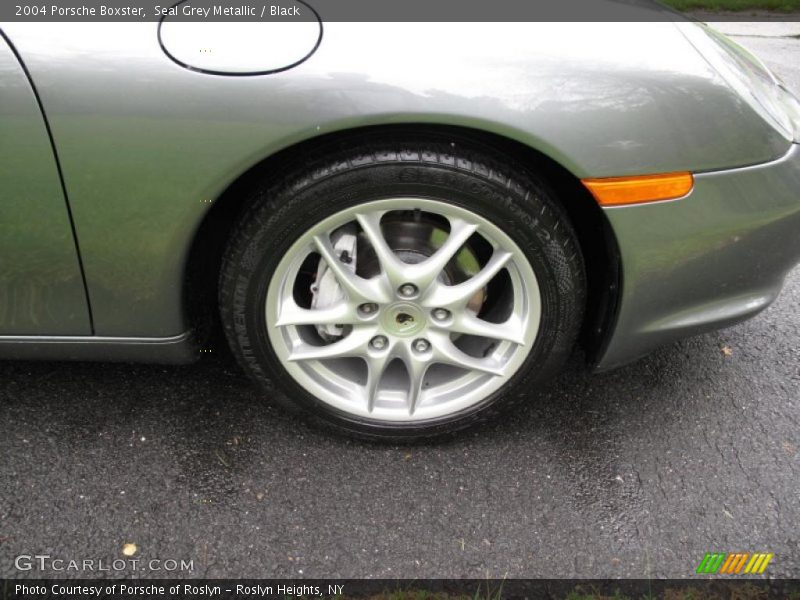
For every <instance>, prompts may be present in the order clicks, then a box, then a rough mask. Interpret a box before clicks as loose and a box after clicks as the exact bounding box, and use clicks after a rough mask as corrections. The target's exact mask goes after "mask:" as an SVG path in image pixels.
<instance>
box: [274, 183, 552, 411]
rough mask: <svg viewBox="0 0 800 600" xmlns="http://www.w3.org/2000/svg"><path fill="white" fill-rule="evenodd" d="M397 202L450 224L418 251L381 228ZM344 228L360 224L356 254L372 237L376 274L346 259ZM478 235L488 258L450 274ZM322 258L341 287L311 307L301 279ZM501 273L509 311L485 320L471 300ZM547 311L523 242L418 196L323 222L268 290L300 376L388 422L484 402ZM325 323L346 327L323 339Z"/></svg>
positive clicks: (344, 405) (328, 397) (279, 345)
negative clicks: (401, 246) (405, 249)
mask: <svg viewBox="0 0 800 600" xmlns="http://www.w3.org/2000/svg"><path fill="white" fill-rule="evenodd" d="M397 211H403V212H402V213H400V214H412V215H419V214H420V213H424V214H425V215H433V216H435V217H436V218H439V219H441V220H442V222H446V223H447V224H448V229H449V232H447V231H445V232H444V235H442V236H439V237H440V238H441V241H440V243H439V244H438V245H437V247H436V248H434V249H433V251H431V250H428V251H427V253H424V254H425V255H424V256H421V258H419V257H418V258H409V256H408V255H407V254H403V253H402V252H400V251H399V250H398V251H395V250H393V248H392V244H391V243H390V242H388V241H387V239H386V238H385V237H384V235H385V227H383V226H382V219H384V218H385V217H386V215H389V214H393V215H394V214H398V212H397ZM412 218H413V217H412ZM355 224H357V225H358V227H356V226H355ZM342 228H349V229H348V230H349V231H356V230H357V229H358V230H360V233H359V234H358V235H359V237H360V239H361V240H362V241H361V242H360V246H359V252H361V251H362V248H363V247H364V246H365V245H366V246H368V250H369V251H370V252H374V256H375V257H376V259H377V265H378V266H379V272H377V273H375V274H374V275H373V276H371V277H369V278H365V277H362V276H360V275H359V274H358V273H357V272H354V271H353V270H351V269H350V268H348V265H347V264H346V263H347V262H349V260H352V259H350V257H345V258H347V260H344V261H343V259H342V257H341V256H339V255H338V254H337V249H336V248H335V244H334V242H333V241H332V236H331V234H332V233H335V232H340V231H342ZM476 235H477V236H479V237H480V238H482V239H483V242H482V243H484V245H486V244H487V243H488V246H487V247H490V249H491V251H490V255H489V256H488V257H487V258H486V259H485V260H484V261H483V263H482V264H478V265H477V267H478V268H477V269H475V270H474V272H472V273H469V276H467V277H464V280H462V281H452V282H451V281H450V280H449V279H448V277H446V276H445V270H446V267H448V265H452V264H453V262H454V260H455V259H456V257H457V256H461V252H464V248H465V247H466V245H468V241H472V240H473V239H474V236H476ZM316 256H318V257H320V259H319V260H321V261H324V263H325V264H326V265H327V268H328V269H329V270H330V271H331V272H332V274H333V276H334V277H335V281H336V284H338V287H339V288H340V291H341V293H340V294H339V299H338V300H336V301H335V302H331V303H330V304H329V305H326V306H324V307H322V308H319V307H317V308H310V307H309V306H306V307H303V306H301V304H302V302H299V301H298V299H297V289H298V283H297V282H298V278H302V274H301V269H302V268H303V267H304V265H306V269H307V265H308V261H309V260H313V258H312V259H309V257H316ZM319 260H318V261H317V262H319ZM414 261H416V262H414ZM502 273H506V274H507V275H506V276H501V274H502ZM497 277H500V280H501V289H500V291H499V292H495V293H494V298H493V300H494V314H495V315H501V317H502V319H492V320H491V321H489V320H486V319H485V318H479V317H478V315H477V314H476V313H477V310H476V309H475V307H474V300H475V298H476V297H480V298H486V290H487V286H488V285H489V284H490V282H492V280H494V279H495V278H497ZM315 283H316V282H315ZM479 308H480V307H479ZM481 317H483V315H481ZM540 317H541V302H540V295H539V286H538V283H537V280H536V276H535V274H534V272H533V268H532V267H531V265H530V263H529V262H528V260H527V258H526V257H525V255H524V254H523V252H522V250H521V249H520V248H519V247H518V246H517V244H516V243H515V242H514V241H513V240H511V238H510V237H509V236H508V235H506V234H505V233H504V232H503V231H502V230H501V229H500V228H498V227H497V226H496V225H494V224H493V223H492V222H490V221H488V220H487V219H485V218H483V217H481V216H479V215H478V214H476V213H474V212H472V211H469V210H466V209H464V208H461V207H459V206H455V205H452V204H448V203H445V202H441V201H437V200H430V199H421V198H391V199H384V200H375V201H371V202H366V203H363V204H359V205H357V206H353V207H351V208H348V209H346V210H344V211H341V212H339V213H337V214H335V215H332V216H330V217H328V218H326V219H324V220H322V221H321V222H320V223H318V224H317V225H315V226H314V227H312V228H311V229H309V230H308V231H306V232H305V233H303V234H302V235H301V236H300V238H299V239H298V240H297V241H296V242H295V243H294V244H293V245H292V247H291V248H290V249H289V251H288V252H287V253H286V254H285V255H284V257H283V258H282V260H281V261H280V263H279V264H278V266H277V268H276V269H275V272H274V274H273V276H272V279H271V280H270V283H269V288H268V290H267V299H266V324H267V333H268V335H269V339H270V342H271V344H272V347H273V349H274V351H275V353H276V355H277V357H278V358H279V360H280V361H281V363H282V365H283V366H284V368H285V369H286V370H287V372H288V373H289V374H290V375H291V376H292V377H293V378H294V379H295V380H296V381H297V383H299V384H300V385H301V386H302V387H303V388H305V389H306V390H307V391H308V392H309V393H310V394H312V395H313V396H315V397H317V398H318V399H320V400H322V401H323V402H325V403H327V404H329V405H331V406H333V407H335V408H336V409H338V410H340V411H342V412H344V413H346V414H349V415H352V416H356V417H360V418H366V419H372V420H379V421H391V422H409V421H422V420H427V419H434V418H438V417H444V416H448V415H453V414H456V413H458V412H460V411H463V410H465V409H467V408H469V407H471V406H474V405H476V404H478V403H480V402H481V401H482V400H484V399H485V398H487V397H488V396H489V395H490V394H492V393H493V392H495V391H496V390H498V389H499V388H501V387H502V386H503V385H504V384H505V383H506V382H507V381H508V380H509V379H510V378H511V376H512V375H513V374H514V373H515V372H516V371H517V370H518V369H519V367H520V366H521V365H522V363H523V362H524V361H525V358H526V357H527V356H528V354H529V353H530V351H531V348H532V346H533V344H534V341H535V340H536V335H537V332H538V330H539V320H540ZM495 321H498V322H495ZM325 326H335V327H339V328H340V329H341V331H342V332H343V334H342V335H341V337H339V338H338V339H323V338H322V337H320V335H319V334H318V331H319V328H320V327H325Z"/></svg>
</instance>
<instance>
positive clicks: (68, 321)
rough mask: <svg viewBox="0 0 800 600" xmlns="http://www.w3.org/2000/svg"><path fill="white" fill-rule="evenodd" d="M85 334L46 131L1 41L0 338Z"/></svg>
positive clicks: (85, 317) (79, 283)
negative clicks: (6, 336) (7, 336)
mask: <svg viewBox="0 0 800 600" xmlns="http://www.w3.org/2000/svg"><path fill="white" fill-rule="evenodd" d="M91 333H92V327H91V322H90V316H89V308H88V302H87V298H86V291H85V287H84V283H83V277H82V275H81V268H80V262H79V258H78V252H77V249H76V245H75V239H74V236H73V233H72V227H71V224H70V217H69V211H68V207H67V204H66V200H65V198H64V193H63V189H62V186H61V182H60V179H59V173H58V167H57V163H56V159H55V156H54V154H53V148H52V144H51V142H50V137H49V135H48V132H47V127H46V124H45V121H44V118H43V116H42V113H41V110H40V108H39V104H38V102H37V99H36V95H35V93H34V90H33V88H32V87H31V84H30V81H29V79H28V77H27V75H26V73H25V70H24V69H23V68H22V66H21V65H20V63H19V61H18V60H17V57H16V55H15V53H14V51H13V50H12V49H11V47H10V46H9V45H8V44H7V43H6V40H5V39H4V38H2V37H0V336H4V335H48V336H54V335H91Z"/></svg>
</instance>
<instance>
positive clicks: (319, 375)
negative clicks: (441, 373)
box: [264, 196, 541, 424]
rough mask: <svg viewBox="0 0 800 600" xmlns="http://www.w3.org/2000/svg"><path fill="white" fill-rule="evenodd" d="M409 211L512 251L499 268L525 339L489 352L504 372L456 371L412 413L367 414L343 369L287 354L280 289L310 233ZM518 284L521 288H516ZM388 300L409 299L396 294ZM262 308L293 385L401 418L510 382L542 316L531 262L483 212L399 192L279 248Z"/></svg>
mask: <svg viewBox="0 0 800 600" xmlns="http://www.w3.org/2000/svg"><path fill="white" fill-rule="evenodd" d="M413 209H419V210H421V211H424V212H430V213H434V214H439V215H445V216H447V217H457V218H462V219H466V220H469V221H470V222H473V223H477V224H478V226H479V234H480V235H482V236H483V237H484V238H485V239H487V240H488V241H489V242H490V243H491V244H492V245H493V246H495V247H499V248H501V249H503V250H505V251H507V252H510V253H511V255H512V257H511V259H510V260H509V262H508V263H507V264H506V267H505V268H506V269H507V270H508V272H509V275H510V276H511V280H512V285H514V286H515V289H514V290H513V298H514V303H515V304H518V303H524V304H525V307H524V311H523V312H524V320H523V323H522V329H523V331H522V337H523V339H524V345H521V346H517V345H515V344H513V343H512V342H507V341H500V342H499V343H498V346H497V349H496V350H495V352H494V354H497V353H500V355H502V356H503V357H505V362H504V367H505V369H506V373H505V374H504V375H503V376H493V375H488V374H478V373H477V372H475V371H463V375H461V376H458V375H456V374H454V375H453V378H452V379H451V380H450V381H448V382H447V383H444V384H441V385H437V386H435V388H427V389H426V391H425V393H426V394H427V396H428V397H433V398H434V399H435V398H437V397H438V398H440V399H439V400H438V401H435V402H429V403H425V402H423V404H421V405H420V406H419V407H418V408H417V409H416V410H415V411H414V413H413V414H411V415H409V414H408V412H404V411H403V410H400V409H397V408H387V407H381V406H375V407H374V408H373V410H372V412H370V411H369V410H367V406H366V403H364V402H363V399H361V398H360V397H359V395H358V393H357V390H356V389H355V387H357V386H355V385H354V383H353V382H352V381H350V380H348V379H347V378H346V377H344V376H343V375H342V374H341V373H337V372H336V371H335V370H334V369H333V368H332V367H331V366H330V365H329V364H328V363H327V362H321V361H317V360H315V361H302V362H293V361H289V360H288V358H289V352H290V350H291V344H292V340H293V339H296V337H297V336H298V335H299V334H298V333H297V330H296V329H297V328H296V326H280V327H279V326H276V323H277V321H278V314H279V310H280V301H281V299H282V297H283V296H284V294H285V293H286V289H285V288H286V286H287V285H288V286H290V287H291V286H293V285H294V281H295V279H296V277H297V272H298V269H299V267H300V265H301V264H302V262H303V261H304V260H305V257H306V256H308V254H309V252H313V251H314V250H313V238H314V236H316V235H320V234H323V233H329V232H331V231H333V230H335V229H336V228H338V227H340V226H342V225H344V224H346V223H349V222H351V221H354V220H355V216H356V214H358V213H367V212H380V211H391V210H413ZM523 284H524V286H523ZM523 287H524V289H522V288H523ZM290 293H291V292H290ZM394 304H397V305H399V304H410V303H409V302H406V301H403V300H398V301H397V302H395V303H394ZM390 306H391V305H390ZM264 310H265V317H266V329H267V334H268V337H269V340H270V343H271V345H272V349H273V351H274V352H275V355H276V357H277V358H278V360H279V361H280V362H281V365H282V366H283V368H284V369H285V370H286V371H287V372H288V374H289V375H290V376H291V377H292V378H293V379H294V381H295V382H296V383H297V384H299V385H300V386H301V387H302V388H303V389H305V390H306V391H307V392H309V393H310V394H311V395H312V396H315V397H316V398H317V399H318V400H320V401H322V402H323V403H324V404H326V405H328V406H330V407H332V408H334V409H336V410H338V411H340V412H342V413H345V414H346V415H347V416H348V417H349V418H353V417H355V418H358V419H362V420H368V421H375V422H386V423H395V424H399V423H413V422H419V421H427V420H432V419H439V418H442V417H448V416H451V415H454V414H457V413H460V412H464V411H466V410H468V409H470V408H472V407H474V406H477V405H480V404H481V403H482V402H483V401H484V400H485V399H486V398H488V397H489V396H490V395H492V394H493V393H494V392H496V391H497V390H498V389H500V388H501V387H503V385H505V384H506V383H508V381H509V380H510V379H511V378H512V377H513V376H514V375H515V374H516V372H517V371H518V370H519V368H520V367H521V366H522V364H523V363H524V362H525V360H526V359H527V357H528V356H529V354H530V352H531V351H532V349H533V347H534V345H535V342H536V339H537V337H538V332H539V324H540V320H541V295H540V291H539V285H538V279H537V278H536V275H535V273H534V270H533V267H532V265H531V264H530V262H529V260H528V259H527V257H526V256H525V255H524V253H523V252H522V250H521V249H520V247H519V245H518V244H517V243H516V242H514V240H513V239H512V238H511V237H510V236H509V235H508V234H507V233H505V232H504V231H503V230H502V229H500V227H498V226H497V225H495V224H494V223H493V222H492V221H491V220H489V219H488V218H487V217H485V216H483V215H481V214H479V213H477V212H475V211H473V210H470V209H468V208H466V207H465V206H463V205H462V204H459V203H453V200H452V199H449V200H447V201H445V200H439V199H431V198H424V197H413V196H403V197H390V198H381V199H375V200H369V201H365V202H361V203H359V204H356V205H353V206H350V207H348V208H345V209H343V210H340V211H338V212H336V213H334V214H332V215H330V216H328V217H326V218H323V219H322V220H321V221H320V222H319V223H317V224H315V225H314V226H312V227H311V228H309V229H307V230H306V231H305V232H304V233H303V234H302V235H301V236H299V237H298V239H297V240H295V242H294V243H293V244H292V245H291V246H290V248H289V249H288V250H287V251H286V252H285V253H284V255H283V257H282V258H281V260H280V261H279V263H278V265H277V266H276V268H275V270H274V271H273V274H272V276H271V277H270V281H269V285H268V287H267V294H266V300H265V304H264ZM424 318H425V324H424V326H423V327H422V328H421V329H420V330H418V331H416V332H415V333H414V334H412V335H410V336H408V338H410V339H416V338H417V337H420V336H423V335H424V334H425V332H426V330H427V329H428V327H429V325H430V322H431V321H432V320H433V318H432V316H431V315H424ZM398 337H399V336H398ZM447 386H449V388H450V391H449V393H448V390H447V389H446V387H447ZM440 388H441V389H440ZM362 404H363V406H362Z"/></svg>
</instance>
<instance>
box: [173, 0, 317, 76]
mask: <svg viewBox="0 0 800 600" xmlns="http://www.w3.org/2000/svg"><path fill="white" fill-rule="evenodd" d="M188 1H189V0H180V2H176V3H175V4H173V5H172V6H171V7H170V8H176V7H178V6H180V5H181V4H184V3H185V2H188ZM293 1H294V2H299V3H300V4H302V5H303V6H305V7H306V8H308V9H309V10H310V11H311V12H312V13H313V14H314V16H315V17H316V18H317V23H318V24H319V37H317V43H316V44H314V47H313V48H312V49H311V51H310V52H309V53H308V54H306V55H305V56H304V57H303V58H301V59H300V60H298V61H295V62H293V63H292V64H290V65H286V66H285V67H281V68H279V69H270V70H268V71H245V72H242V73H231V72H229V71H213V70H211V69H200V68H198V67H193V66H192V65H190V64H187V63H185V62H183V61H181V60H178V59H177V58H175V57H174V56H173V55H172V54H171V53H170V51H169V50H167V47H166V46H165V45H164V41H163V40H162V39H161V26H162V25H163V24H164V21H165V20H166V19H167V16H163V17H161V19H159V21H158V45H159V46H161V50H162V51H163V52H164V54H166V55H167V58H169V59H170V60H171V61H172V62H174V63H175V64H176V65H178V66H181V67H183V68H184V69H188V70H189V71H194V72H195V73H203V74H205V75H219V76H221V77H257V76H259V75H272V74H274V73H282V72H283V71H288V70H289V69H294V68H295V67H296V66H298V65H301V64H303V63H304V62H306V61H307V60H308V59H309V58H311V57H312V56H313V55H314V53H315V52H316V51H317V48H319V45H320V44H321V43H322V35H323V33H324V28H323V25H322V17H320V16H319V13H318V12H317V11H316V10H314V7H313V6H311V5H310V4H308V3H307V2H304V1H303V0H293Z"/></svg>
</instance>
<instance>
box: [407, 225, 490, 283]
mask: <svg viewBox="0 0 800 600" xmlns="http://www.w3.org/2000/svg"><path fill="white" fill-rule="evenodd" d="M477 230H478V226H477V225H474V224H472V223H468V222H467V221H464V220H463V219H455V218H453V219H450V235H449V236H448V237H447V239H446V240H445V242H444V244H442V246H441V247H440V248H439V249H438V250H437V251H436V252H435V253H434V254H433V256H431V257H430V258H428V259H426V260H425V261H423V262H421V263H418V264H416V265H413V266H412V268H411V270H412V271H413V281H414V282H415V283H416V284H417V285H418V286H419V287H420V289H425V288H426V287H428V285H430V284H431V283H432V282H434V281H435V280H436V278H437V277H439V274H440V273H441V272H442V271H443V270H444V268H445V267H446V266H447V263H449V262H450V261H451V260H452V259H453V257H454V256H455V255H456V254H457V253H458V251H459V250H461V247H462V246H463V245H464V244H465V243H466V242H467V240H468V239H469V238H470V236H471V235H472V234H473V233H475V232H476V231H477Z"/></svg>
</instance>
